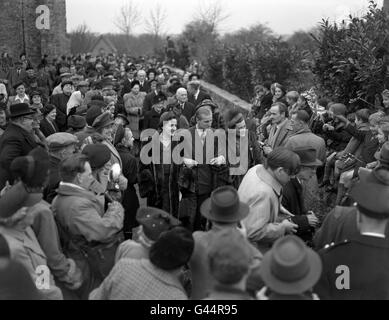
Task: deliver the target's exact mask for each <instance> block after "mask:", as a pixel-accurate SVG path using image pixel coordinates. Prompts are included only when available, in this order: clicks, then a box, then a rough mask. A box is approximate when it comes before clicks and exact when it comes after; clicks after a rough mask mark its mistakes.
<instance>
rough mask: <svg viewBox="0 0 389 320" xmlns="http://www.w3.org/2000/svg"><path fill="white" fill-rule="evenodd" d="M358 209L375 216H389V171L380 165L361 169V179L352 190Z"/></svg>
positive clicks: (351, 194) (351, 193)
mask: <svg viewBox="0 0 389 320" xmlns="http://www.w3.org/2000/svg"><path fill="white" fill-rule="evenodd" d="M350 196H351V197H352V198H353V199H354V201H355V202H356V203H357V206H358V209H359V210H360V211H361V212H362V213H364V214H366V215H368V216H371V217H373V218H389V201H388V198H389V172H388V170H387V169H385V168H382V167H378V168H376V169H374V170H373V171H370V170H367V169H361V170H360V171H359V181H358V182H357V183H356V184H355V185H354V187H353V188H352V189H351V191H350Z"/></svg>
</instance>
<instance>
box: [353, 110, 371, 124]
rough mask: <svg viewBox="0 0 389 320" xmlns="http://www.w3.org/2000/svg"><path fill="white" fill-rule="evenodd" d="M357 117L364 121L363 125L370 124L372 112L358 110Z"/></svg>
mask: <svg viewBox="0 0 389 320" xmlns="http://www.w3.org/2000/svg"><path fill="white" fill-rule="evenodd" d="M355 117H356V118H357V119H358V120H360V121H362V122H363V123H368V122H369V117H370V110H369V109H361V110H358V111H357V112H356V113H355Z"/></svg>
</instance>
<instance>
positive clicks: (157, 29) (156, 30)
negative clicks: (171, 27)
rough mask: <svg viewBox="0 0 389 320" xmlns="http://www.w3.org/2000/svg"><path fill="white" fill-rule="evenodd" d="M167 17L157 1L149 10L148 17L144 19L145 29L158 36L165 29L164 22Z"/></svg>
mask: <svg viewBox="0 0 389 320" xmlns="http://www.w3.org/2000/svg"><path fill="white" fill-rule="evenodd" d="M166 19H167V13H166V9H165V8H163V7H162V5H161V3H158V4H157V5H156V6H154V7H153V9H151V10H150V15H149V18H148V19H147V20H146V31H147V32H148V33H151V34H153V35H154V36H155V37H159V36H160V35H161V34H163V33H164V31H165V24H166Z"/></svg>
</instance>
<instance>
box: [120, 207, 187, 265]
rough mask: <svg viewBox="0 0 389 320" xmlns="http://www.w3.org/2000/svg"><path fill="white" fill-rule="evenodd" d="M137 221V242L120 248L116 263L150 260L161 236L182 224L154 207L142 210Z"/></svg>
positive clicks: (129, 242)
mask: <svg viewBox="0 0 389 320" xmlns="http://www.w3.org/2000/svg"><path fill="white" fill-rule="evenodd" d="M136 220H137V221H138V222H139V224H140V228H139V229H138V235H137V240H136V241H134V240H127V241H125V242H123V243H122V244H121V245H120V246H119V248H118V251H117V253H116V259H115V260H116V262H118V261H119V260H120V259H125V258H127V259H148V257H149V251H150V248H151V246H152V245H153V244H154V243H155V241H157V240H158V238H159V236H160V235H161V234H162V233H163V232H165V231H169V230H170V229H172V228H174V227H176V226H179V225H180V222H179V221H178V220H177V219H176V218H174V217H173V216H172V215H170V214H168V213H167V212H165V211H163V210H160V209H157V208H152V207H145V208H140V209H139V210H138V213H137V215H136Z"/></svg>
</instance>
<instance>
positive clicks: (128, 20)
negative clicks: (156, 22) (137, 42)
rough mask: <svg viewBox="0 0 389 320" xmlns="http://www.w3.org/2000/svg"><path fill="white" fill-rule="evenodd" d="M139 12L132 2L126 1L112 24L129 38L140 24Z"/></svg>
mask: <svg viewBox="0 0 389 320" xmlns="http://www.w3.org/2000/svg"><path fill="white" fill-rule="evenodd" d="M141 20H142V18H141V12H140V10H139V7H138V6H137V4H136V3H134V1H133V0H126V1H125V2H124V3H123V5H122V7H121V8H120V12H119V14H118V15H117V17H116V19H115V21H114V24H115V26H116V27H117V28H118V29H119V30H120V31H121V32H122V33H124V34H125V35H127V36H129V35H131V34H132V33H133V31H134V29H135V28H136V27H137V26H138V25H139V24H140V23H141Z"/></svg>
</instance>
